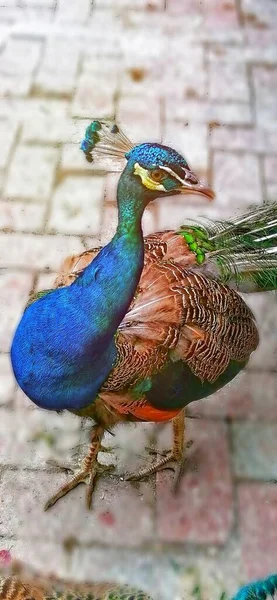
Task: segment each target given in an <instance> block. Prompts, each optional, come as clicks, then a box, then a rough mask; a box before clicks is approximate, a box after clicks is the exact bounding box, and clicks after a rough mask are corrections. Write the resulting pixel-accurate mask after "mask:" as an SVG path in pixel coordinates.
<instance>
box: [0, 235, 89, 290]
mask: <svg viewBox="0 0 277 600" xmlns="http://www.w3.org/2000/svg"><path fill="white" fill-rule="evenodd" d="M11 248H12V249H13V251H12V253H11V251H10V249H11ZM83 250H84V246H83V244H82V242H81V240H80V238H77V237H74V236H70V237H69V236H62V235H56V236H53V235H48V236H47V235H36V236H33V235H31V234H20V233H6V234H4V233H2V234H1V233H0V266H1V267H2V266H3V267H9V268H22V267H24V268H27V269H33V270H35V269H41V270H42V269H51V271H57V270H58V269H59V268H60V266H61V263H62V261H63V260H64V258H65V257H66V256H68V255H69V254H75V253H76V254H77V253H78V252H82V251H83ZM11 276H13V275H11ZM3 277H4V276H3ZM22 277H23V278H25V277H26V274H24V275H22ZM27 277H28V276H27ZM2 279H3V278H2V277H1V279H0V282H1V280H2Z"/></svg>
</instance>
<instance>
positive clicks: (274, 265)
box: [179, 202, 277, 292]
mask: <svg viewBox="0 0 277 600" xmlns="http://www.w3.org/2000/svg"><path fill="white" fill-rule="evenodd" d="M179 233H180V234H181V235H183V236H184V238H185V239H186V238H187V236H188V235H189V234H190V233H192V234H193V235H194V236H195V242H196V244H197V246H198V247H197V256H196V258H197V262H198V263H199V265H201V264H202V269H203V271H204V272H206V273H207V274H210V275H212V276H213V277H216V278H217V279H219V280H220V281H222V282H223V283H226V284H228V285H230V286H232V287H235V288H236V289H237V290H239V291H241V292H261V291H270V290H277V203H276V202H275V203H271V204H267V205H263V206H260V207H254V208H251V209H250V210H249V211H248V212H247V213H245V214H244V215H243V216H241V217H238V218H236V219H234V220H233V221H214V222H212V221H208V220H207V219H205V220H204V219H203V221H202V223H199V224H197V225H195V226H194V225H192V226H191V225H185V226H183V227H182V228H181V230H180V231H179ZM194 245H195V244H194ZM192 249H193V248H192Z"/></svg>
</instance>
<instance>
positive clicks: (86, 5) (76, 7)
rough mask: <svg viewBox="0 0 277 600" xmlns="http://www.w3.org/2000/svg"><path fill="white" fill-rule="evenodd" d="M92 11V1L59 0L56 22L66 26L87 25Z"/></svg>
mask: <svg viewBox="0 0 277 600" xmlns="http://www.w3.org/2000/svg"><path fill="white" fill-rule="evenodd" d="M90 10H91V2H90V0H82V1H81V2H80V1H79V0H73V1H72V2H70V3H69V2H67V1H66V0H59V2H58V6H57V10H56V21H57V22H58V23H64V24H69V23H70V24H74V25H75V24H76V23H85V22H86V21H87V19H88V16H89V14H90Z"/></svg>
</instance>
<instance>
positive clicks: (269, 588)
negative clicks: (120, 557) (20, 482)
mask: <svg viewBox="0 0 277 600" xmlns="http://www.w3.org/2000/svg"><path fill="white" fill-rule="evenodd" d="M224 598H225V599H226V600H227V596H226V594H225V592H224ZM276 598H277V575H270V576H269V577H267V578H266V579H263V580H260V581H255V582H253V583H249V584H248V585H246V586H244V587H243V588H242V589H241V590H239V592H238V593H237V594H236V595H235V596H234V597H233V600H276ZM11 599H12V600H30V599H32V600H152V599H151V597H150V596H148V594H146V593H145V592H143V591H142V590H139V589H137V588H134V587H132V586H129V585H119V584H116V583H76V582H72V581H64V580H62V579H59V578H57V577H56V576H54V575H50V576H48V577H46V576H43V575H41V574H40V573H38V572H36V571H35V570H34V569H31V568H30V567H28V566H27V565H25V564H24V563H21V562H20V561H17V560H12V562H11V563H10V565H9V566H6V567H4V566H3V567H1V561H0V600H11ZM184 600H186V599H184Z"/></svg>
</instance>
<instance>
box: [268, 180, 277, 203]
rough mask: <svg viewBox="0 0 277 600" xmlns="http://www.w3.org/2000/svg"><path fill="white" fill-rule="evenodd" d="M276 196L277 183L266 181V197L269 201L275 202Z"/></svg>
mask: <svg viewBox="0 0 277 600" xmlns="http://www.w3.org/2000/svg"><path fill="white" fill-rule="evenodd" d="M276 198H277V184H276V183H268V184H267V186H266V199H267V200H268V201H270V202H275V201H276Z"/></svg>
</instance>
